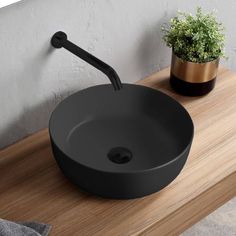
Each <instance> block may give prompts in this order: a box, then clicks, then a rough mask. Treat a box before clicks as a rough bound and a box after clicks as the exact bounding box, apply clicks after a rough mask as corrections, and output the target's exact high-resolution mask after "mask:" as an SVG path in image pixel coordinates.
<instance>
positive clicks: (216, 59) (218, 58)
mask: <svg viewBox="0 0 236 236" xmlns="http://www.w3.org/2000/svg"><path fill="white" fill-rule="evenodd" d="M172 55H174V56H175V57H177V58H178V59H179V60H181V61H184V62H186V63H192V64H207V63H212V62H214V61H218V60H220V57H217V58H215V59H213V60H211V61H206V62H193V61H188V60H185V59H183V58H181V57H179V56H177V55H176V54H175V53H174V51H173V50H172Z"/></svg>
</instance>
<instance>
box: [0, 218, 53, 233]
mask: <svg viewBox="0 0 236 236" xmlns="http://www.w3.org/2000/svg"><path fill="white" fill-rule="evenodd" d="M50 229H51V226H50V225H47V224H43V223H38V222H17V223H16V222H11V221H8V220H3V219H0V236H47V235H48V234H49V231H50Z"/></svg>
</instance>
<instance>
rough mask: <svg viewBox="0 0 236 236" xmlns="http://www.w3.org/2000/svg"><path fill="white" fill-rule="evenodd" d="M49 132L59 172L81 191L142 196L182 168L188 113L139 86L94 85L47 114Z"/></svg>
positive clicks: (189, 131) (188, 141)
mask: <svg viewBox="0 0 236 236" xmlns="http://www.w3.org/2000/svg"><path fill="white" fill-rule="evenodd" d="M49 132H50V138H51V143H52V149H53V153H54V156H55V159H56V161H57V163H58V165H59V166H60V168H61V170H62V172H63V173H64V174H65V176H67V177H68V178H69V179H70V180H71V181H73V182H74V183H75V184H77V185H78V186H79V187H80V188H81V189H83V190H85V191H88V192H90V193H93V194H97V195H100V196H103V197H110V198H119V199H126V198H136V197H142V196H145V195H148V194H151V193H154V192H156V191H159V190H160V189H162V188H164V187H165V186H167V185H168V184H169V183H170V182H171V181H172V180H174V179H175V178H176V176H177V175H178V174H179V172H180V171H181V169H182V168H183V166H184V164H185V162H186V159H187V156H188V153H189V150H190V146H191V143H192V138H193V132H194V128H193V123H192V120H191V118H190V116H189V114H188V112H187V111H186V110H185V109H184V108H183V107H182V106H181V105H180V104H179V103H178V102H176V101H175V100H174V99H172V98H170V97H169V96H167V95H165V94H163V93H161V92H159V91H157V90H154V89H150V88H147V87H144V86H139V85H131V84H123V88H122V89H120V90H116V91H115V90H114V89H113V87H112V85H99V86H95V87H90V88H88V89H85V90H82V91H80V92H77V93H75V94H73V95H71V96H70V97H68V98H67V99H65V100H64V101H62V102H61V103H60V104H59V105H58V106H57V108H56V109H55V110H54V112H53V113H52V116H51V119H50V124H49Z"/></svg>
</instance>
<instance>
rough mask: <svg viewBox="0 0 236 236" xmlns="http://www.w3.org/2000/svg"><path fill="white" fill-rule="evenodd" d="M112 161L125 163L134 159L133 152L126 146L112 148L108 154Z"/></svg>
mask: <svg viewBox="0 0 236 236" xmlns="http://www.w3.org/2000/svg"><path fill="white" fill-rule="evenodd" d="M107 156H108V158H109V159H110V161H112V162H114V163H116V164H125V163H127V162H129V161H130V160H131V159H132V153H131V152H130V151H129V150H128V149H127V148H124V147H115V148H112V149H111V150H110V151H109V153H108V154H107Z"/></svg>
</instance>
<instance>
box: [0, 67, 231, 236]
mask: <svg viewBox="0 0 236 236" xmlns="http://www.w3.org/2000/svg"><path fill="white" fill-rule="evenodd" d="M168 76H169V69H168V68H167V69H165V70H162V71H160V72H158V73H156V74H154V75H152V76H150V77H148V78H146V79H144V80H142V81H139V82H138V84H143V85H145V86H149V87H153V88H157V89H160V90H162V91H163V92H165V93H167V94H169V95H170V96H172V97H174V98H175V99H176V100H178V101H179V102H180V103H182V104H183V106H184V107H185V108H186V109H187V110H188V111H189V113H190V114H191V116H192V118H193V121H194V124H195V137H194V141H193V145H192V149H191V152H190V156H189V158H188V161H187V164H186V165H185V167H184V169H183V171H182V172H181V174H180V175H179V176H178V177H177V178H176V179H175V181H174V182H172V183H171V184H170V185H169V186H168V187H166V188H165V189H163V190H162V191H160V192H159V193H156V194H152V195H150V196H147V197H144V198H140V199H135V200H108V199H102V198H99V197H95V196H92V195H90V194H87V193H83V192H81V191H80V190H79V189H78V188H77V187H76V186H74V185H73V184H71V183H70V182H69V181H68V180H67V179H66V178H64V176H63V175H62V174H61V172H60V170H59V168H58V167H57V165H56V163H55V161H54V158H53V157H52V153H51V148H50V144H49V137H48V131H47V130H43V131H40V132H39V133H36V134H34V135H33V136H30V137H28V138H26V139H24V140H22V141H20V142H18V143H16V144H14V145H12V146H10V147H8V148H6V149H4V150H2V151H0V218H5V219H9V220H13V221H25V220H37V221H42V222H45V223H49V224H51V225H52V231H51V235H83V236H84V235H109V236H111V235H112V236H115V235H122V236H123V235H155V236H156V235H177V234H179V233H181V232H182V231H183V230H185V229H186V228H188V227H189V226H191V225H192V224H194V223H195V222H197V221H198V220H200V219H201V218H203V217H204V216H206V215H208V214H209V213H210V212H212V211H214V210H215V209H216V208H218V207H219V206H220V205H222V204H223V203H225V202H226V201H228V200H229V199H231V198H232V197H234V196H235V195H236V75H235V74H234V73H233V72H231V71H229V70H228V69H225V68H220V70H219V76H218V79H217V84H216V88H215V90H213V91H212V93H210V94H209V95H207V96H205V97H199V98H189V97H183V96H180V95H177V94H175V93H174V92H173V91H172V90H171V89H170V87H169V84H168Z"/></svg>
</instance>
